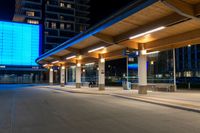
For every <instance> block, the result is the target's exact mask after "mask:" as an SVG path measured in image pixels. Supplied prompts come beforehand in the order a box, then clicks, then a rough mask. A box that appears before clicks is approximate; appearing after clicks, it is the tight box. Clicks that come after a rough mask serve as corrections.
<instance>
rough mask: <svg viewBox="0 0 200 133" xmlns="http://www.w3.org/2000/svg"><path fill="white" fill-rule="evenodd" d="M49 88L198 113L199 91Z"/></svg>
mask: <svg viewBox="0 0 200 133" xmlns="http://www.w3.org/2000/svg"><path fill="white" fill-rule="evenodd" d="M45 87H46V88H49V89H56V90H62V91H66V92H70V93H82V94H95V95H111V96H115V97H120V98H126V99H131V100H137V101H142V102H147V103H152V104H158V105H162V106H168V107H173V108H177V109H183V110H188V111H193V112H198V113H200V91H186V90H179V91H177V92H152V91H149V92H148V94H147V95H139V94H138V91H137V90H123V89H122V87H107V88H106V90H105V91H99V90H98V88H88V87H82V88H80V89H77V88H75V87H74V86H66V87H60V86H45Z"/></svg>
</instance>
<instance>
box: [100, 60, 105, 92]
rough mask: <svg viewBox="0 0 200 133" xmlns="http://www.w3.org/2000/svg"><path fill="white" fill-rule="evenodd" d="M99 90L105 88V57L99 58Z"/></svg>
mask: <svg viewBox="0 0 200 133" xmlns="http://www.w3.org/2000/svg"><path fill="white" fill-rule="evenodd" d="M99 90H105V59H100V60H99Z"/></svg>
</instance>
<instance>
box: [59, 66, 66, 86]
mask: <svg viewBox="0 0 200 133" xmlns="http://www.w3.org/2000/svg"><path fill="white" fill-rule="evenodd" d="M60 86H61V87H65V67H64V66H62V67H61V69H60Z"/></svg>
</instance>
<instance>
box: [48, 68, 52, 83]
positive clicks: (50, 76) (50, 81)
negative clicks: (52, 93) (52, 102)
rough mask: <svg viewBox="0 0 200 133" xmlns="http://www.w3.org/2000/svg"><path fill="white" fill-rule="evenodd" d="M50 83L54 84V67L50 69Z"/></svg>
mask: <svg viewBox="0 0 200 133" xmlns="http://www.w3.org/2000/svg"><path fill="white" fill-rule="evenodd" d="M49 85H53V69H52V68H50V69H49Z"/></svg>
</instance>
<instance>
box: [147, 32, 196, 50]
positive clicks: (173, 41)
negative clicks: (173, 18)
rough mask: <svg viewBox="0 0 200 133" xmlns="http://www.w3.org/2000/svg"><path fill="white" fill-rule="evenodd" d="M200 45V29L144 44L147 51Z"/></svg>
mask: <svg viewBox="0 0 200 133" xmlns="http://www.w3.org/2000/svg"><path fill="white" fill-rule="evenodd" d="M199 43H200V29H198V30H194V31H190V32H186V33H182V34H179V35H175V36H172V37H167V38H164V39H160V40H156V41H152V42H149V43H145V44H144V48H145V49H146V50H155V49H165V48H166V47H170V48H177V47H180V46H182V47H183V46H187V45H189V44H190V45H192V44H199Z"/></svg>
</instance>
